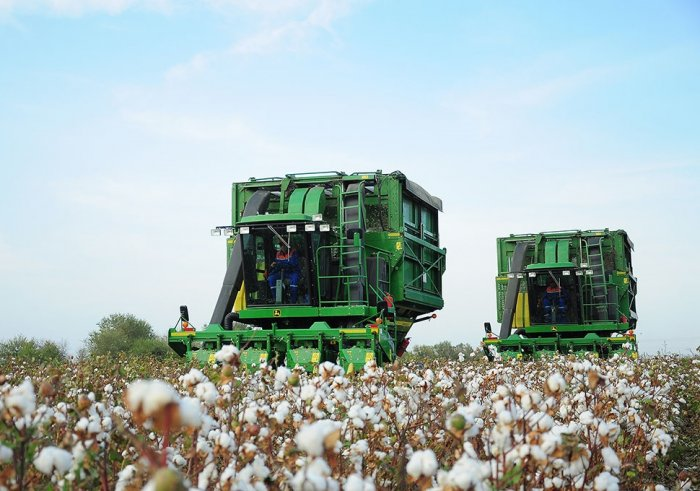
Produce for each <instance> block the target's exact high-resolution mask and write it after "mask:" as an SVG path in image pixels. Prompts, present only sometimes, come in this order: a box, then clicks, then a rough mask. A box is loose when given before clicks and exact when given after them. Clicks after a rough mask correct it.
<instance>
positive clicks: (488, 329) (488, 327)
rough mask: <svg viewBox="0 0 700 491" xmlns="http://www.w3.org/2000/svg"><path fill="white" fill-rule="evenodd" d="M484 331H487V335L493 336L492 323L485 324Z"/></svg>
mask: <svg viewBox="0 0 700 491" xmlns="http://www.w3.org/2000/svg"><path fill="white" fill-rule="evenodd" d="M484 331H486V334H491V332H492V331H491V323H490V322H484Z"/></svg>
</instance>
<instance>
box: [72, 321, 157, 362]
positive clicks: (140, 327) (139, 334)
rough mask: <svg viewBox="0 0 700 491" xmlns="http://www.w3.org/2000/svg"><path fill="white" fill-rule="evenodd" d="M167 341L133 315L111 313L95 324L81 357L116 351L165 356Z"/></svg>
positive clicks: (102, 354) (146, 323)
mask: <svg viewBox="0 0 700 491" xmlns="http://www.w3.org/2000/svg"><path fill="white" fill-rule="evenodd" d="M170 351H171V350H170V348H169V347H168V344H167V343H166V342H165V341H164V340H162V339H161V338H159V337H158V336H156V334H155V333H154V332H153V328H152V327H151V325H150V324H149V323H148V322H146V321H145V320H143V319H139V318H137V317H136V316H134V315H132V314H112V315H109V316H107V317H104V318H102V320H100V322H98V323H97V330H95V331H93V332H91V333H90V334H89V335H88V338H87V339H86V340H85V349H84V350H83V351H82V355H83V356H90V357H92V356H104V355H110V356H114V355H117V354H119V353H127V354H133V355H142V356H143V355H148V356H154V357H156V358H164V357H166V356H168V355H169V354H170Z"/></svg>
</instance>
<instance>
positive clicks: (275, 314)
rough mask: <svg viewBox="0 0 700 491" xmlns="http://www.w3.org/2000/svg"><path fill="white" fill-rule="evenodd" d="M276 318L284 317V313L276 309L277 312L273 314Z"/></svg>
mask: <svg viewBox="0 0 700 491" xmlns="http://www.w3.org/2000/svg"><path fill="white" fill-rule="evenodd" d="M272 315H273V316H274V317H282V311H281V310H280V309H275V311H274V312H273V313H272Z"/></svg>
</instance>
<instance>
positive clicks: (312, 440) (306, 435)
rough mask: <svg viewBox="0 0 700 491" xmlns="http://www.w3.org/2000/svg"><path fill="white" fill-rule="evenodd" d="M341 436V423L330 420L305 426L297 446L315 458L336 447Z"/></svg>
mask: <svg viewBox="0 0 700 491" xmlns="http://www.w3.org/2000/svg"><path fill="white" fill-rule="evenodd" d="M339 436H340V423H338V422H337V421H331V420H328V419H324V420H320V421H316V422H315V423H311V424H310V425H304V426H303V427H302V428H301V430H299V433H297V436H296V443H297V446H298V447H299V448H300V449H301V450H303V451H305V452H306V453H308V454H309V455H312V456H314V457H320V456H321V455H323V452H324V450H327V449H330V448H332V447H333V446H334V445H335V441H337V439H338V438H337V437H339Z"/></svg>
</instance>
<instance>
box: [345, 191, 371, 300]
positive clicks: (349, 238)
mask: <svg viewBox="0 0 700 491" xmlns="http://www.w3.org/2000/svg"><path fill="white" fill-rule="evenodd" d="M364 196H365V185H364V182H359V183H350V184H348V185H347V187H346V188H345V189H344V190H343V191H342V192H341V194H340V202H341V206H342V210H341V213H340V230H341V233H342V234H343V240H342V244H343V246H342V247H341V253H340V271H341V274H342V276H343V277H344V278H343V286H344V290H345V292H346V295H347V299H348V300H349V301H350V303H355V304H357V303H364V302H365V284H366V273H365V272H366V268H365V258H364V248H363V247H361V246H360V247H358V246H356V245H355V241H354V234H355V233H356V232H357V233H359V234H360V236H361V237H364V233H365V203H364Z"/></svg>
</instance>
